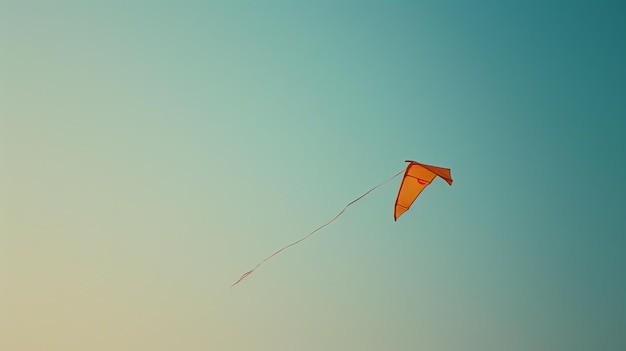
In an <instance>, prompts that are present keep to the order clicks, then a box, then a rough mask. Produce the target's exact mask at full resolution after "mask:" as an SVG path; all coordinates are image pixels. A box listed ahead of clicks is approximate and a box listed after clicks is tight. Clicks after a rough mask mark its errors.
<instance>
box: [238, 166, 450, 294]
mask: <svg viewBox="0 0 626 351" xmlns="http://www.w3.org/2000/svg"><path fill="white" fill-rule="evenodd" d="M405 162H408V163H409V164H408V165H407V167H406V169H404V170H402V171H400V172H398V173H396V174H395V175H393V176H392V177H390V178H388V179H387V180H385V181H384V182H382V183H380V184H378V185H376V186H375V187H373V188H371V189H370V190H368V191H366V192H365V193H364V194H363V195H361V196H359V197H357V198H356V199H354V200H352V201H351V202H349V203H348V204H347V205H346V206H345V207H344V208H343V209H342V210H341V211H339V213H337V214H336V215H335V217H333V218H331V219H330V220H329V221H328V222H326V223H324V224H323V225H322V226H320V227H318V228H317V229H315V230H314V231H312V232H310V233H309V234H307V235H305V236H304V237H302V238H300V239H298V240H296V241H294V242H292V243H291V244H288V245H285V246H283V247H282V248H280V249H279V250H278V251H276V252H274V253H273V254H271V255H269V256H268V257H267V258H265V259H264V260H263V261H261V262H259V263H258V264H257V265H256V266H255V267H254V268H252V269H251V270H249V271H247V272H246V273H244V274H242V275H241V277H240V278H239V279H238V280H237V281H236V282H235V283H233V284H232V285H231V286H230V287H231V288H232V287H233V286H235V285H237V284H239V283H240V282H241V281H242V280H244V279H245V278H246V277H247V276H249V275H250V274H252V272H254V271H255V270H256V269H257V268H259V266H261V265H262V264H263V263H265V262H266V261H268V260H269V259H271V258H272V257H274V256H276V255H278V254H279V253H280V252H282V251H283V250H285V249H287V248H289V247H291V246H294V245H296V244H298V243H300V242H302V241H304V240H306V239H308V238H309V237H310V236H311V235H313V234H315V233H316V232H318V231H319V230H321V229H322V228H324V227H326V226H327V225H329V224H330V223H332V222H334V221H335V220H336V219H337V218H339V216H341V215H342V214H343V213H344V212H345V210H346V209H347V208H348V207H350V206H351V205H352V204H354V203H355V202H357V201H359V200H361V199H362V198H363V197H365V196H366V195H367V194H369V193H371V192H372V191H374V190H376V189H377V188H379V187H381V186H382V185H384V184H386V183H388V182H389V181H391V180H392V179H394V178H395V177H397V176H399V175H400V174H402V173H404V177H403V178H402V182H401V183H400V189H399V190H398V195H397V197H396V203H395V207H394V213H393V219H394V221H397V220H398V218H400V216H402V214H404V213H405V212H406V211H408V210H409V208H410V207H411V205H413V203H414V202H415V199H417V197H418V196H419V195H420V194H421V193H422V191H423V190H424V188H426V187H427V186H428V185H429V184H430V183H431V182H432V181H433V180H434V179H435V177H439V178H441V179H443V180H445V181H446V183H448V184H449V185H452V176H451V175H450V169H449V168H443V167H437V166H431V165H427V164H423V163H419V162H415V161H411V160H406V161H405Z"/></svg>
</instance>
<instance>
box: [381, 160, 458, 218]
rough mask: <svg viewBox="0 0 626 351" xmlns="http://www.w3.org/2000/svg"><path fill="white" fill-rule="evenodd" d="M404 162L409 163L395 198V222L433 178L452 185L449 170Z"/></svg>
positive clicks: (413, 162)
mask: <svg viewBox="0 0 626 351" xmlns="http://www.w3.org/2000/svg"><path fill="white" fill-rule="evenodd" d="M406 162H409V165H408V166H407V167H406V171H405V172H404V178H402V183H401V184H400V190H399V191H398V197H397V198H396V207H395V210H394V213H393V219H394V220H395V221H397V220H398V218H399V217H400V216H401V215H402V214H403V213H404V212H406V211H407V210H408V209H409V207H411V205H412V204H413V202H414V201H415V199H416V198H417V197H418V196H419V194H420V193H421V192H422V190H424V188H426V187H427V186H428V184H430V183H431V182H432V181H433V179H435V177H437V176H439V177H440V178H441V179H443V180H445V181H446V182H447V183H448V184H450V185H452V177H451V176H450V169H449V168H441V167H436V166H431V165H425V164H422V163H418V162H415V161H410V160H407V161H406Z"/></svg>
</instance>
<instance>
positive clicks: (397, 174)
mask: <svg viewBox="0 0 626 351" xmlns="http://www.w3.org/2000/svg"><path fill="white" fill-rule="evenodd" d="M403 172H404V169H403V170H401V171H400V172H398V173H396V174H395V175H393V176H392V177H390V178H388V179H387V180H385V181H384V182H382V183H380V184H378V185H376V186H375V187H373V188H371V189H370V190H368V191H366V192H365V193H364V194H363V195H361V196H359V197H357V198H356V199H354V200H352V201H351V202H349V203H348V204H347V205H346V206H345V207H344V208H343V209H342V210H341V211H339V213H337V214H336V215H335V217H333V218H331V219H330V220H329V221H328V222H326V223H324V224H323V225H321V226H320V227H318V228H317V229H315V230H314V231H312V232H310V233H309V234H307V235H305V236H303V237H302V238H300V239H298V240H296V241H294V242H292V243H291V244H288V245H285V246H283V247H282V248H280V249H279V250H277V251H276V252H274V253H273V254H271V255H269V256H268V257H266V258H265V259H264V260H263V261H261V262H259V263H258V264H257V265H256V266H254V268H252V269H251V270H249V271H247V272H246V273H244V274H242V275H241V277H240V278H239V279H238V280H237V281H236V282H235V283H233V285H231V286H230V287H231V288H232V287H233V286H235V285H237V284H239V282H241V281H242V280H244V278H246V277H247V276H248V275H250V274H251V273H252V272H254V271H255V270H256V269H257V268H259V266H261V265H262V264H263V263H265V262H266V261H268V260H269V259H271V258H272V257H274V256H276V255H278V254H279V253H280V252H282V251H283V250H285V249H287V248H290V247H291V246H294V245H296V244H298V243H300V242H302V241H304V240H306V239H308V238H309V237H310V236H311V235H313V234H315V233H316V232H318V231H319V230H320V229H322V228H324V227H326V226H327V225H329V224H331V223H332V222H334V221H335V220H336V219H337V218H339V216H341V215H342V214H343V213H344V212H345V211H346V209H347V208H348V207H350V206H351V205H352V204H354V203H355V202H357V201H359V200H361V199H362V198H363V197H365V196H366V195H367V194H369V193H371V192H372V191H374V190H376V189H377V188H379V187H381V186H383V185H384V184H386V183H388V182H390V181H391V180H392V179H394V178H395V177H397V176H399V175H400V174H402V173H403Z"/></svg>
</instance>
